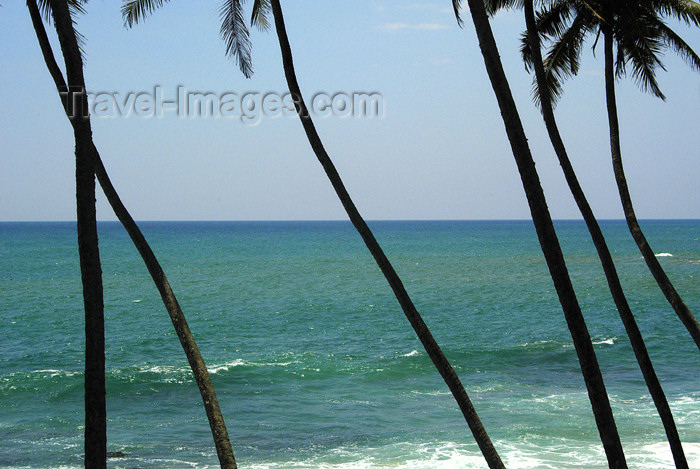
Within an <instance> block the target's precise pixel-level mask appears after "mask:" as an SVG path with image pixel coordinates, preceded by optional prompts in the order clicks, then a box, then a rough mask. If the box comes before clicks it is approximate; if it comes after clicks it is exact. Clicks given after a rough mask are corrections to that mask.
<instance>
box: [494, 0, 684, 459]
mask: <svg viewBox="0 0 700 469" xmlns="http://www.w3.org/2000/svg"><path fill="white" fill-rule="evenodd" d="M518 3H522V4H523V9H524V14H525V23H526V27H527V31H526V33H525V35H524V38H523V52H524V54H525V55H526V57H527V58H528V60H526V66H527V67H528V68H532V69H533V70H534V72H535V86H534V91H535V93H534V95H535V99H536V101H537V102H538V103H539V105H540V110H541V111H542V117H543V119H544V122H545V126H546V128H547V132H548V134H549V139H550V141H551V142H552V146H553V147H554V151H555V153H556V155H557V159H558V160H559V164H560V165H561V167H562V170H563V172H564V177H565V179H566V181H567V183H568V185H569V189H570V190H571V193H572V194H573V196H574V200H575V201H576V204H577V205H578V207H579V211H580V212H581V214H582V216H583V219H584V221H585V223H586V226H587V228H588V231H589V233H590V235H591V239H592V240H593V244H594V245H595V248H596V251H597V252H598V257H599V258H600V261H601V264H602V266H603V271H604V272H605V278H606V280H607V282H608V287H609V289H610V293H611V294H612V297H613V301H614V302H615V305H616V306H617V309H618V312H619V313H620V318H621V319H622V323H623V325H624V326H625V330H626V331H627V335H628V337H629V339H630V343H631V344H632V349H633V350H634V353H635V356H636V358H637V362H638V363H639V367H640V369H641V371H642V375H643V376H644V380H645V381H646V384H647V387H648V389H649V392H650V394H651V396H652V399H653V400H654V404H655V405H656V408H657V411H658V412H659V416H660V417H661V420H662V422H663V425H664V428H665V431H666V436H667V438H668V441H669V444H670V446H671V452H672V454H673V457H674V460H675V462H676V467H678V468H687V467H688V462H687V461H686V458H685V454H684V452H683V446H682V445H681V441H680V437H679V436H678V430H677V429H676V424H675V422H674V419H673V414H672V413H671V409H670V407H669V405H668V400H667V399H666V395H665V394H664V391H663V388H662V387H661V383H660V382H659V379H658V377H657V376H656V372H655V371H654V367H653V365H652V362H651V359H650V357H649V353H648V352H647V348H646V345H645V343H644V339H643V337H642V334H641V332H640V330H639V327H638V326H637V322H636V320H635V318H634V315H633V314H632V310H631V309H630V306H629V303H628V302H627V298H626V297H625V293H624V291H623V289H622V285H621V284H620V279H619V277H618V275H617V270H616V268H615V264H614V262H613V259H612V255H611V254H610V249H609V248H608V245H607V243H606V241H605V237H604V236H603V232H602V231H601V229H600V225H599V224H598V221H597V220H596V218H595V216H594V214H593V210H592V209H591V206H590V205H589V203H588V200H587V199H586V196H585V194H584V193H583V189H582V188H581V185H580V184H579V182H578V178H577V177H576V173H575V172H574V169H573V166H572V165H571V161H570V160H569V157H568V154H567V151H566V148H565V146H564V142H563V140H562V138H561V135H560V133H559V128H558V126H557V122H556V119H555V117H554V105H553V103H552V97H551V95H550V94H549V93H548V92H547V90H548V87H547V72H546V70H545V68H544V64H543V61H542V53H541V46H540V36H539V33H538V32H537V24H536V17H535V11H534V6H533V3H534V2H533V0H524V1H522V2H517V1H516V0H505V1H500V2H496V1H492V2H491V4H490V5H487V7H488V8H489V13H495V11H496V10H498V9H499V8H512V7H516V6H518ZM540 90H542V92H540Z"/></svg>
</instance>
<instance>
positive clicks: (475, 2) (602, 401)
mask: <svg viewBox="0 0 700 469" xmlns="http://www.w3.org/2000/svg"><path fill="white" fill-rule="evenodd" d="M468 3H469V8H470V11H471V16H472V20H473V22H474V26H475V28H476V33H477V37H478V38H479V46H480V48H481V52H482V55H483V56H484V63H485V65H486V70H487V72H488V75H489V79H490V81H491V85H492V87H493V90H494V93H495V94H496V98H497V100H498V105H499V108H500V110H501V116H502V118H503V122H504V124H505V127H506V133H507V134H508V140H509V141H510V144H511V148H512V150H513V156H514V157H515V160H516V163H517V166H518V171H519V172H520V177H521V179H522V182H523V188H524V189H525V193H526V196H527V200H528V204H529V206H530V212H531V214H532V219H533V222H534V224H535V229H536V230H537V236H538V238H539V240H540V245H541V247H542V252H543V253H544V256H545V260H546V262H547V266H548V268H549V272H550V274H551V276H552V280H553V282H554V285H555V288H556V290H557V294H558V296H559V301H560V302H561V305H562V308H563V310H564V316H565V317H566V322H567V324H568V326H569V330H570V332H571V337H572V338H573V341H574V346H575V348H576V353H577V355H578V359H579V363H580V365H581V371H582V373H583V377H584V380H585V382H586V387H587V389H588V396H589V398H590V401H591V405H592V407H593V414H594V417H595V420H596V424H597V426H598V431H599V433H600V437H601V440H602V442H603V447H604V449H605V454H606V456H607V459H608V464H609V466H610V467H611V468H614V469H618V468H626V467H627V463H626V461H625V456H624V452H623V450H622V444H621V442H620V437H619V435H618V432H617V427H616V425H615V419H614V417H613V413H612V409H611V407H610V402H609V401H608V395H607V392H606V390H605V384H604V382H603V376H602V374H601V372H600V368H599V366H598V361H597V358H596V355H595V351H594V350H593V344H592V343H591V338H590V335H589V333H588V329H587V327H586V323H585V321H584V319H583V314H582V313H581V308H580V307H579V304H578V300H577V299H576V294H575V292H574V289H573V286H572V285H571V280H570V278H569V274H568V270H567V268H566V263H565V261H564V256H563V254H562V252H561V247H560V246H559V241H558V239H557V236H556V232H555V230H554V225H553V223H552V219H551V216H550V214H549V209H548V208H547V202H546V199H545V196H544V192H543V191H542V186H541V184H540V181H539V176H538V175H537V171H536V169H535V163H534V161H533V159H532V154H531V153H530V148H529V147H528V144H527V138H526V137H525V132H524V130H523V127H522V123H521V121H520V116H519V115H518V111H517V109H516V107H515V102H514V101H513V96H512V94H511V92H510V87H509V85H508V81H507V79H506V76H505V73H504V71H503V66H502V64H501V60H500V57H499V55H498V48H497V46H496V41H495V40H494V38H493V33H492V31H491V26H490V25H489V20H488V17H487V15H486V10H485V8H484V3H483V0H468Z"/></svg>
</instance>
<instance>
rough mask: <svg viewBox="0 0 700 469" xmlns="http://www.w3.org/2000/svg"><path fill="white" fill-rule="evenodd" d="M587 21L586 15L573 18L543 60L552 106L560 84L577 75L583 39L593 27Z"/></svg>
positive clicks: (557, 95) (559, 91)
mask: <svg viewBox="0 0 700 469" xmlns="http://www.w3.org/2000/svg"><path fill="white" fill-rule="evenodd" d="M588 19H589V18H587V17H586V15H579V16H577V17H576V18H574V21H573V22H572V23H571V26H570V27H569V28H568V29H567V30H566V31H564V32H563V33H562V34H561V36H560V37H559V38H558V39H557V40H556V41H555V42H554V43H553V44H552V46H551V47H550V49H549V52H548V53H547V56H546V57H545V59H544V66H545V67H544V68H545V71H546V73H547V84H548V86H549V90H548V92H549V94H550V97H551V100H552V104H553V105H554V104H556V102H557V101H558V99H559V97H560V96H561V93H562V86H561V84H562V83H563V82H564V81H565V80H566V79H568V78H570V77H573V76H576V75H577V74H578V71H579V68H580V65H581V48H582V46H583V43H584V38H585V36H586V35H587V34H588V33H589V32H590V31H591V28H593V27H594V26H595V25H594V24H591V23H590V22H589V21H588Z"/></svg>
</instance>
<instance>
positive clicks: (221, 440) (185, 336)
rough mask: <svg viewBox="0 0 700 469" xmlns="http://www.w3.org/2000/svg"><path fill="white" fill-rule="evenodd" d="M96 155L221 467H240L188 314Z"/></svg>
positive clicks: (100, 173)
mask: <svg viewBox="0 0 700 469" xmlns="http://www.w3.org/2000/svg"><path fill="white" fill-rule="evenodd" d="M93 152H94V153H95V160H96V163H97V164H96V172H97V179H98V180H99V182H100V185H101V186H102V190H103V191H104V193H105V195H106V196H107V200H108V201H109V204H110V205H111V206H112V209H113V210H114V213H115V214H116V215H117V218H119V221H120V222H121V223H122V225H123V226H124V228H126V231H127V232H128V233H129V236H130V237H131V240H132V241H133V243H134V246H136V249H138V251H139V253H140V254H141V258H142V259H143V261H144V263H145V264H146V267H147V268H148V272H149V273H150V274H151V278H153V282H154V283H155V285H156V287H157V288H158V292H159V293H160V296H161V298H162V299H163V304H164V305H165V308H166V309H167V310H168V314H169V315H170V320H171V321H172V323H173V327H174V328H175V332H176V333H177V337H178V339H180V344H181V345H182V349H183V350H184V351H185V355H186V356H187V360H188V361H189V364H190V368H192V374H193V375H194V378H195V381H196V382H197V386H198V387H199V392H200V394H201V396H202V401H204V409H205V411H206V413H207V418H208V419H209V427H210V428H211V433H212V436H213V437H214V445H215V446H216V453H217V455H218V457H219V463H220V465H221V468H222V469H236V468H237V467H238V466H237V465H236V460H235V458H234V456H233V449H232V447H231V440H230V439H229V436H228V431H227V429H226V423H225V422H224V417H223V415H222V414H221V409H220V408H219V402H218V400H217V398H216V393H215V392H214V386H213V385H212V382H211V377H210V376H209V372H208V371H207V367H206V365H205V363H204V359H203V358H202V355H201V353H200V352H199V348H198V347H197V343H196V342H195V340H194V336H193V335H192V332H191V331H190V328H189V326H188V325H187V320H186V319H185V315H184V313H183V312H182V309H181V308H180V304H179V303H178V301H177V298H175V293H173V290H172V288H171V287H170V282H168V278H167V277H166V276H165V272H163V269H162V268H161V266H160V263H159V262H158V259H157V258H156V256H155V254H154V253H153V251H152V250H151V247H150V246H149V244H148V242H147V241H146V238H144V236H143V234H142V233H141V230H140V229H139V227H138V225H136V222H134V219H133V218H132V217H131V214H129V212H128V210H127V209H126V207H125V206H124V204H123V203H122V201H121V199H120V198H119V195H118V194H117V191H116V190H115V189H114V186H113V185H112V182H111V181H110V179H109V176H108V175H107V171H106V170H105V168H104V165H103V164H102V160H101V159H100V156H99V153H98V152H97V148H95V147H94V146H93Z"/></svg>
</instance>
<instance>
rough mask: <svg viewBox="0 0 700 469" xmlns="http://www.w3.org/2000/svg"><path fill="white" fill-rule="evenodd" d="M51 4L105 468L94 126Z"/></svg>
mask: <svg viewBox="0 0 700 469" xmlns="http://www.w3.org/2000/svg"><path fill="white" fill-rule="evenodd" d="M51 5H52V14H53V18H54V23H55V25H56V32H57V33H58V39H59V41H60V43H61V49H62V51H63V56H64V58H65V61H66V72H67V75H68V83H70V84H71V85H73V87H72V89H69V90H68V93H67V95H66V98H67V102H66V106H67V110H68V116H69V119H70V120H71V124H72V125H73V134H74V136H75V180H76V201H77V218H78V252H79V255H80V272H81V276H82V283H83V303H84V305H85V467H86V468H106V467H107V408H106V398H105V334H104V327H105V326H104V303H103V298H102V268H101V265H100V251H99V246H98V239H97V214H96V207H95V161H94V158H93V155H92V152H91V151H90V142H91V141H92V129H91V128H90V122H89V121H88V120H87V119H85V118H84V115H83V112H84V110H86V109H87V95H86V93H85V92H84V91H85V81H84V78H83V64H82V59H81V57H80V51H79V48H78V43H77V40H76V37H75V32H74V30H73V23H72V20H71V17H70V12H69V11H68V4H67V3H66V2H65V1H53V2H51ZM75 89H77V90H78V91H77V92H76V93H74V92H73V91H74V90H75Z"/></svg>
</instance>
